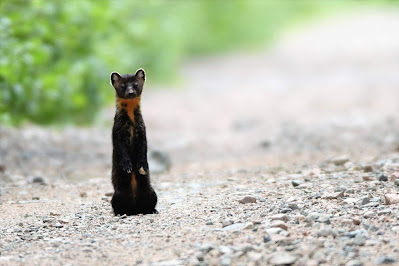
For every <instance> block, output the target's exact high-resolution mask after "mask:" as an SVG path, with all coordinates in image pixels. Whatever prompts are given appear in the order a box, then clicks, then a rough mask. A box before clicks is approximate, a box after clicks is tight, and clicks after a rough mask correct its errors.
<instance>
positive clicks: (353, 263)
mask: <svg viewBox="0 0 399 266" xmlns="http://www.w3.org/2000/svg"><path fill="white" fill-rule="evenodd" d="M363 265H364V264H363V263H362V262H361V261H358V260H350V261H348V262H347V263H346V264H345V266H363Z"/></svg>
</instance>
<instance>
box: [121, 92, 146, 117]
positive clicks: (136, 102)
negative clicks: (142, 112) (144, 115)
mask: <svg viewBox="0 0 399 266" xmlns="http://www.w3.org/2000/svg"><path fill="white" fill-rule="evenodd" d="M140 100H141V95H140V96H139V97H136V98H134V99H123V98H119V97H116V102H117V107H118V108H120V109H124V110H126V112H127V114H128V116H129V118H130V120H132V122H134V110H136V109H137V108H138V107H139V106H140Z"/></svg>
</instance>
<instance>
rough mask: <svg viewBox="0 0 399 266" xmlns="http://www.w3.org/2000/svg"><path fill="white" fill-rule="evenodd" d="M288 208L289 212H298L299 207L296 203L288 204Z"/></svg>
mask: <svg viewBox="0 0 399 266" xmlns="http://www.w3.org/2000/svg"><path fill="white" fill-rule="evenodd" d="M288 208H289V209H291V210H299V207H298V205H297V204H296V203H290V204H288Z"/></svg>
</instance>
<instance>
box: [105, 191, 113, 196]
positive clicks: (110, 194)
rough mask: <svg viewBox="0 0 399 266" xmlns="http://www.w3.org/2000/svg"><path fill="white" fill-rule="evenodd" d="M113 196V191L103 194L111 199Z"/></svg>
mask: <svg viewBox="0 0 399 266" xmlns="http://www.w3.org/2000/svg"><path fill="white" fill-rule="evenodd" d="M113 195H114V192H113V191H109V192H107V193H105V194H104V196H106V197H112V196H113Z"/></svg>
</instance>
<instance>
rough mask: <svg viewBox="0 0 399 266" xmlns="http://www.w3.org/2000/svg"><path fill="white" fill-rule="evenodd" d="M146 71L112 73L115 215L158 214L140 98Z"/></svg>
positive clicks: (113, 201)
mask: <svg viewBox="0 0 399 266" xmlns="http://www.w3.org/2000/svg"><path fill="white" fill-rule="evenodd" d="M144 81H145V72H144V70H142V69H139V70H137V72H136V74H134V75H130V74H126V75H123V76H121V75H119V74H118V73H116V72H113V73H112V74H111V84H112V86H113V87H114V88H115V94H116V113H115V118H114V126H113V129H112V144H113V153H112V184H113V186H114V189H115V193H114V195H113V197H112V200H111V204H112V207H113V209H114V213H115V215H118V214H119V215H123V214H126V215H135V214H139V213H143V214H148V213H157V210H156V209H155V206H156V204H157V195H156V193H155V191H154V189H153V188H152V186H151V182H150V173H149V169H148V162H147V139H146V129H145V124H144V120H143V117H142V115H141V109H140V100H141V93H142V91H143V85H144Z"/></svg>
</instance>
